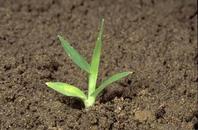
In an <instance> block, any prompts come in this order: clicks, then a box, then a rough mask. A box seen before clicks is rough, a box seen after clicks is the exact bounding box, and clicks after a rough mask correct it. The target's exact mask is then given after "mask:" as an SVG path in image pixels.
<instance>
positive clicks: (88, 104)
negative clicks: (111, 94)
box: [84, 96, 96, 108]
mask: <svg viewBox="0 0 198 130" xmlns="http://www.w3.org/2000/svg"><path fill="white" fill-rule="evenodd" d="M95 100H96V98H95V97H93V96H88V99H87V100H85V101H84V104H85V108H88V107H91V106H93V105H94V103H95Z"/></svg>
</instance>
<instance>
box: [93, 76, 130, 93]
mask: <svg viewBox="0 0 198 130" xmlns="http://www.w3.org/2000/svg"><path fill="white" fill-rule="evenodd" d="M131 73H132V72H122V73H118V74H115V75H113V76H111V77H109V78H108V79H106V80H105V81H103V82H102V84H101V85H100V86H99V87H98V88H97V89H96V91H95V92H94V93H92V94H91V95H92V96H94V97H96V96H97V95H98V94H99V93H100V92H102V91H103V90H104V89H105V88H106V87H107V86H108V85H109V84H111V83H113V82H115V81H117V80H119V79H121V78H123V77H126V76H127V75H129V74H131Z"/></svg>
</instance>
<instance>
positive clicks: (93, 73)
mask: <svg viewBox="0 0 198 130" xmlns="http://www.w3.org/2000/svg"><path fill="white" fill-rule="evenodd" d="M103 27H104V19H102V21H101V25H100V31H99V33H98V37H97V40H96V46H95V48H94V51H93V55H92V60H91V66H90V75H89V91H88V92H89V93H88V95H91V93H93V92H94V91H95V88H96V81H97V76H98V68H99V63H100V53H101V48H102V34H103Z"/></svg>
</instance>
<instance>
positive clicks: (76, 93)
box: [46, 82, 87, 101]
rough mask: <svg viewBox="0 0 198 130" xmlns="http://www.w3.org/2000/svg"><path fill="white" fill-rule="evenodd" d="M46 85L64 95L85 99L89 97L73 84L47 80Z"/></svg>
mask: <svg viewBox="0 0 198 130" xmlns="http://www.w3.org/2000/svg"><path fill="white" fill-rule="evenodd" d="M46 85H47V86H48V87H50V88H52V89H54V90H56V91H57V92H59V93H61V94H63V95H66V96H72V97H77V98H80V99H81V100H83V101H84V100H86V99H87V97H86V96H85V94H84V92H83V91H81V90H80V89H79V88H77V87H74V86H73V85H69V84H66V83H61V82H47V83H46Z"/></svg>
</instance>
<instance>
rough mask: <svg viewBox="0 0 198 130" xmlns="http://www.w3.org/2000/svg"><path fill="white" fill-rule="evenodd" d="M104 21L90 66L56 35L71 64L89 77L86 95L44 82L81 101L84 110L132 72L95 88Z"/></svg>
mask: <svg viewBox="0 0 198 130" xmlns="http://www.w3.org/2000/svg"><path fill="white" fill-rule="evenodd" d="M103 26H104V19H102V21H101V25H100V30H99V33H98V37H97V40H96V45H95V48H94V51H93V55H92V59H91V64H89V63H88V62H87V61H86V60H85V58H84V57H82V56H81V55H80V54H79V53H78V52H77V51H76V50H75V49H74V48H73V47H72V46H70V44H69V42H68V41H66V40H65V39H64V38H63V37H61V36H59V35H58V38H59V40H60V42H61V45H62V46H63V48H64V50H65V52H66V53H67V54H68V55H69V57H70V58H71V59H72V60H73V62H74V63H75V64H76V65H78V66H79V67H80V68H81V69H82V70H84V71H86V72H87V73H88V75H89V77H88V80H89V82H88V94H87V95H85V93H84V92H83V91H81V90H80V89H79V88H77V87H75V86H73V85H70V84H67V83H62V82H46V85H47V86H48V87H50V88H52V89H54V90H56V91H57V92H59V93H61V94H63V95H66V96H71V97H77V98H79V99H80V100H82V101H83V103H84V105H85V108H88V107H91V106H93V105H94V103H95V100H96V97H97V96H98V95H99V94H100V93H101V92H102V91H103V90H104V89H105V88H106V87H107V86H108V85H109V84H111V83H113V82H115V81H117V80H119V79H121V78H123V77H125V76H127V75H129V74H130V73H132V72H122V73H117V74H115V75H113V76H111V77H109V78H107V79H106V80H104V81H103V82H102V83H101V84H100V85H99V86H97V84H96V82H97V77H98V69H99V63H100V53H101V48H102V34H103Z"/></svg>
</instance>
